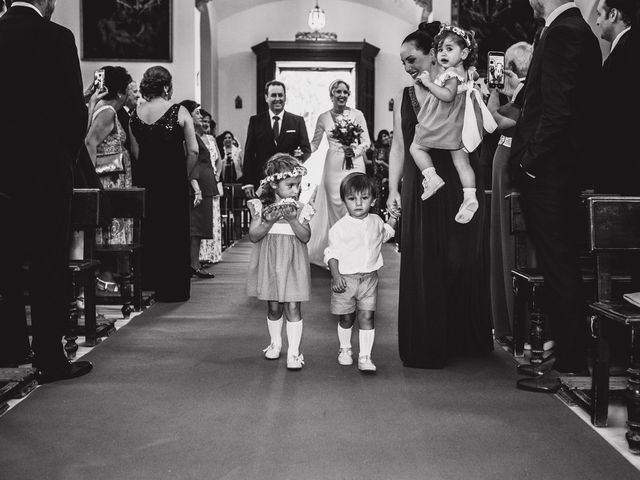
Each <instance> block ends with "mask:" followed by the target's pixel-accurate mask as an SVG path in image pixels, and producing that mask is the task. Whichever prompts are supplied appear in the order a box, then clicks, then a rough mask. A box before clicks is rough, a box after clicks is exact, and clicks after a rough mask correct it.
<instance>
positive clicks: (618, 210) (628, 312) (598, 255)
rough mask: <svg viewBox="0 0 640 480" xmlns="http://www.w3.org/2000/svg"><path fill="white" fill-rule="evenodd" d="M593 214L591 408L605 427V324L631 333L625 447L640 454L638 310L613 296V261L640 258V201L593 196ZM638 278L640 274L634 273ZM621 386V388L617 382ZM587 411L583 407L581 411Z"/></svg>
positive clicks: (593, 419) (607, 382)
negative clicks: (630, 256) (594, 278)
mask: <svg viewBox="0 0 640 480" xmlns="http://www.w3.org/2000/svg"><path fill="white" fill-rule="evenodd" d="M587 207H588V212H589V249H590V252H591V253H592V254H593V255H594V257H595V265H596V267H595V268H596V275H597V289H596V297H595V301H594V302H593V303H591V304H590V305H589V310H590V312H591V314H592V316H591V324H592V337H593V350H594V358H593V371H592V376H591V398H590V402H588V401H587V402H585V403H587V405H586V406H587V408H589V409H590V412H591V422H592V424H593V425H594V426H597V427H604V426H606V425H607V418H608V406H609V394H610V390H611V388H610V378H609V377H610V372H609V360H610V345H609V342H608V339H607V338H606V336H605V335H603V328H602V327H603V326H604V325H605V324H607V323H613V324H619V325H624V326H625V327H626V328H627V330H628V335H629V344H630V347H631V350H630V352H631V354H630V358H629V368H628V369H627V375H626V395H625V397H626V404H627V417H628V418H627V434H626V438H627V443H628V444H629V449H630V450H631V452H633V453H636V454H639V453H640V308H636V307H634V306H632V305H630V304H628V303H625V302H624V301H623V300H622V298H621V297H620V295H619V294H617V293H616V292H615V285H614V280H615V277H616V272H615V268H614V260H615V258H616V257H620V256H622V257H624V256H625V254H629V253H632V254H635V255H640V197H624V196H604V195H599V196H592V197H590V198H589V199H588V200H587ZM634 273H636V274H638V272H634ZM618 385H619V382H618ZM583 406H584V405H583Z"/></svg>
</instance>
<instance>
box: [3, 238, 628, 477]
mask: <svg viewBox="0 0 640 480" xmlns="http://www.w3.org/2000/svg"><path fill="white" fill-rule="evenodd" d="M249 251H250V244H249V243H247V242H240V243H239V244H237V245H236V246H234V247H232V248H230V249H228V250H227V251H226V252H225V254H224V260H223V262H222V263H221V264H218V265H216V266H214V267H213V269H212V271H214V272H215V274H216V278H215V279H212V280H198V281H194V283H193V287H192V298H191V301H189V302H186V303H183V304H155V305H153V306H152V307H151V308H149V309H148V310H146V311H145V312H144V313H143V314H141V315H139V316H138V317H136V318H135V319H134V320H133V321H132V322H130V323H129V324H128V325H127V326H126V327H125V328H122V329H121V330H119V331H118V332H117V333H116V334H115V335H113V336H112V337H110V338H108V339H107V340H106V341H105V342H103V343H102V344H101V345H99V346H98V347H97V348H95V349H93V350H92V351H91V352H89V353H88V354H87V355H86V356H85V359H88V360H91V361H92V362H93V363H94V370H93V372H92V373H91V374H90V375H87V376H86V377H83V378H81V379H77V380H74V381H67V382H58V383H53V384H49V385H45V386H42V387H39V388H38V389H37V390H36V391H34V392H33V393H32V394H31V395H30V396H29V397H28V398H27V399H26V400H25V401H23V402H21V403H20V404H18V405H17V406H16V407H14V408H13V409H11V410H10V411H9V412H8V413H7V414H5V415H4V416H2V417H1V418H0V478H2V480H14V479H16V480H17V479H20V480H22V479H25V478H27V479H44V478H46V479H55V480H58V479H60V480H76V479H78V480H80V479H81V480H86V479H88V478H91V479H92V480H101V479H127V480H134V479H145V480H146V479H153V480H161V479H172V480H174V479H180V480H182V479H198V480H203V479H214V478H215V479H225V480H235V479H237V480H253V479H272V478H273V479H275V478H278V479H304V480H315V479H342V478H344V479H349V480H352V479H365V478H366V479H372V480H373V479H392V480H405V479H406V480H417V479H429V480H438V479H443V480H444V479H447V480H448V479H450V480H462V479H471V480H483V479H487V480H495V479H498V478H509V477H516V478H519V479H536V480H537V479H556V478H557V479H560V478H561V479H564V480H571V479H580V480H588V479H593V480H596V479H598V480H600V479H603V478H624V479H632V478H640V475H639V473H638V470H636V469H635V468H634V467H633V466H632V465H631V464H630V463H629V462H628V461H627V460H626V459H625V458H624V457H623V456H621V455H620V454H619V453H618V452H616V451H615V450H614V449H613V448H612V447H611V446H610V445H609V444H608V443H607V442H606V441H605V440H604V439H602V438H601V437H600V436H599V435H598V434H597V433H596V432H595V431H593V430H592V429H591V428H590V426H589V425H587V424H585V423H584V422H583V421H582V420H581V419H580V418H578V416H576V415H575V414H574V413H573V412H572V411H571V410H570V409H568V408H567V407H566V406H565V405H564V404H563V403H562V402H561V401H559V400H558V399H557V398H555V397H554V396H552V395H543V394H532V393H527V392H523V391H520V390H517V389H516V388H515V381H516V374H515V369H514V368H513V365H514V363H513V360H512V359H511V358H510V357H509V355H508V354H507V353H506V352H504V351H502V350H501V349H497V350H496V351H495V352H494V353H493V354H492V355H489V356H487V357H484V358H479V359H460V360H456V361H454V362H452V363H451V364H450V365H449V366H448V367H447V368H446V369H444V370H415V369H407V368H404V367H402V364H401V362H400V360H399V358H398V355H397V334H396V321H395V316H396V311H397V295H396V291H397V284H396V278H397V270H398V266H399V261H398V260H399V256H398V254H397V253H396V252H395V250H394V249H393V247H392V246H391V245H386V246H385V248H384V249H383V254H384V257H385V262H386V266H385V267H383V270H382V272H381V289H380V297H379V308H380V309H379V311H378V312H377V315H376V332H377V335H376V343H375V345H374V349H373V359H374V361H375V362H376V365H377V366H378V373H377V374H376V375H375V376H363V375H361V374H360V373H359V372H358V370H357V367H356V366H355V365H354V366H353V367H343V366H340V365H338V363H337V361H336V356H337V351H338V349H337V338H336V322H335V320H334V318H332V316H331V315H330V314H329V313H328V301H329V286H328V285H329V275H328V272H326V271H323V270H321V269H314V270H312V276H313V278H312V301H311V302H309V303H307V304H303V317H304V320H305V330H304V333H303V340H302V352H303V353H304V355H305V360H306V365H305V367H304V368H303V369H302V370H301V371H299V372H290V371H287V369H286V358H285V356H284V355H283V356H282V357H281V359H280V360H278V361H267V360H265V359H264V358H263V356H262V352H261V349H262V348H264V347H265V346H266V345H267V343H268V335H267V331H266V321H265V315H266V308H265V306H264V304H263V302H259V301H257V300H255V299H249V298H247V297H246V295H245V293H244V291H245V289H244V285H245V278H244V275H245V269H246V263H247V260H248V254H249ZM353 337H354V341H355V342H354V351H355V352H357V335H356V334H354V336H353Z"/></svg>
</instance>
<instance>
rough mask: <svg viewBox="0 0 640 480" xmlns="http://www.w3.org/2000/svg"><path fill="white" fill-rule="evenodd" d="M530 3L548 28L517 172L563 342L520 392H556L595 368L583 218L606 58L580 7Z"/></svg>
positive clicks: (529, 84) (515, 149) (520, 127)
mask: <svg viewBox="0 0 640 480" xmlns="http://www.w3.org/2000/svg"><path fill="white" fill-rule="evenodd" d="M529 3H530V4H531V6H532V7H533V11H534V14H535V16H536V17H537V18H542V19H544V21H545V28H544V30H543V31H542V33H541V35H540V39H539V40H538V42H537V43H536V46H535V48H534V51H533V56H532V58H531V65H530V67H529V72H528V75H527V80H526V83H525V93H524V99H523V105H522V110H521V113H520V117H519V119H518V121H517V124H516V128H515V133H514V136H513V142H512V146H511V156H510V168H511V169H512V171H513V172H514V176H515V181H516V182H517V185H518V188H519V190H520V193H521V202H522V209H523V214H524V218H525V221H526V223H527V229H528V232H529V236H530V238H531V240H532V242H533V244H534V246H535V249H536V254H537V259H538V265H539V268H540V270H541V272H542V274H543V276H544V280H545V293H546V297H545V310H546V312H547V313H548V315H549V323H550V327H551V335H552V337H553V338H554V340H555V342H556V345H555V364H554V365H553V367H554V370H549V371H548V372H547V373H546V374H545V377H544V378H542V379H539V378H532V379H521V380H519V382H518V387H519V388H523V389H529V390H534V391H555V390H557V389H558V388H559V386H560V382H559V380H558V373H559V372H560V373H572V372H573V373H575V372H584V371H585V369H586V367H587V349H586V347H587V342H586V341H587V321H586V312H585V305H584V298H583V295H582V277H581V275H580V267H579V255H578V254H579V252H578V248H577V244H578V239H577V234H578V233H579V232H580V228H579V225H578V222H577V219H578V218H579V208H580V207H579V202H580V190H581V188H583V187H584V183H583V182H584V180H585V170H587V169H586V167H585V165H584V159H585V158H586V157H587V154H588V148H589V147H588V139H589V138H590V133H591V132H590V127H591V126H592V125H593V123H594V118H593V114H594V109H593V102H594V92H595V91H597V78H598V73H599V71H600V66H601V60H602V56H601V53H600V46H599V44H598V40H597V38H596V37H595V35H594V34H593V32H592V30H591V28H590V27H589V25H588V24H587V22H585V20H584V19H583V18H582V14H581V13H580V10H579V9H578V8H577V6H576V4H575V3H573V2H569V1H566V0H529Z"/></svg>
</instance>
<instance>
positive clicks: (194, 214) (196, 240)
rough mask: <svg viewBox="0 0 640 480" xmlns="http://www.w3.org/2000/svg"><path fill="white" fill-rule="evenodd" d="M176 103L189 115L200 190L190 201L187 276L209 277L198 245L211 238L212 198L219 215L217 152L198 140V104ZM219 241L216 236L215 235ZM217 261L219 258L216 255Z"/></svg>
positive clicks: (184, 101) (210, 275)
mask: <svg viewBox="0 0 640 480" xmlns="http://www.w3.org/2000/svg"><path fill="white" fill-rule="evenodd" d="M180 105H182V106H183V107H185V108H186V109H187V111H188V112H189V113H190V114H191V118H192V120H193V127H194V129H195V132H196V140H197V141H198V162H197V163H196V166H195V168H197V169H198V170H199V171H198V175H197V176H198V184H199V185H200V190H201V192H202V201H201V202H200V203H198V204H196V202H195V196H194V201H193V202H192V203H191V221H190V225H191V227H190V232H191V275H192V276H195V277H199V278H213V277H215V275H214V274H213V273H211V272H207V271H205V270H203V269H202V267H201V265H200V248H201V244H202V241H203V240H213V199H214V198H215V199H217V200H218V215H219V214H220V193H219V192H218V181H217V178H216V172H215V168H214V165H213V162H216V163H219V161H220V155H215V156H212V155H211V153H210V151H209V149H208V148H207V146H206V145H205V143H204V141H203V140H202V135H203V133H204V132H203V130H202V116H201V115H200V104H199V103H197V102H195V101H193V100H183V101H182V102H180ZM218 240H219V238H218ZM218 261H220V259H219V258H218Z"/></svg>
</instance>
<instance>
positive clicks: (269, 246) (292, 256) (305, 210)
mask: <svg viewBox="0 0 640 480" xmlns="http://www.w3.org/2000/svg"><path fill="white" fill-rule="evenodd" d="M247 205H248V207H249V210H250V211H251V216H252V217H253V218H255V217H256V216H261V215H262V209H263V206H262V202H261V201H260V200H258V199H255V198H254V199H252V200H249V201H248V202H247ZM298 209H299V212H300V213H299V214H298V220H300V223H302V224H307V223H309V221H310V220H311V218H312V217H313V215H314V213H315V212H314V209H313V207H311V205H308V204H303V203H300V202H298ZM310 289H311V268H310V265H309V253H308V251H307V245H306V244H305V243H302V242H301V241H300V240H299V239H298V237H296V236H295V234H294V233H293V230H292V229H291V225H289V223H288V222H287V221H286V220H279V221H278V222H276V223H275V224H274V225H273V227H271V230H270V231H269V233H267V234H266V235H265V236H264V237H263V238H262V240H260V241H259V242H257V243H254V244H253V250H252V252H251V259H250V260H249V272H248V279H247V295H249V296H250V297H258V299H260V300H271V301H278V302H306V301H308V300H309V291H310Z"/></svg>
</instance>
